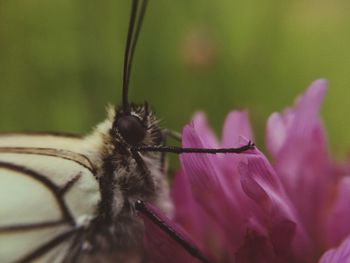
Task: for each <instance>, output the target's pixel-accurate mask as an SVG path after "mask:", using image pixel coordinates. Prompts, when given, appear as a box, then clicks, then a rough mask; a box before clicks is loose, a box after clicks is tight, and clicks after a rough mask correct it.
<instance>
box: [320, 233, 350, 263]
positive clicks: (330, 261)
mask: <svg viewBox="0 0 350 263" xmlns="http://www.w3.org/2000/svg"><path fill="white" fill-rule="evenodd" d="M347 262H350V236H349V237H348V238H347V239H345V240H344V241H343V242H342V244H341V245H340V246H339V247H337V248H333V249H330V250H328V251H327V252H326V253H324V254H323V256H322V258H321V259H320V261H319V263H347Z"/></svg>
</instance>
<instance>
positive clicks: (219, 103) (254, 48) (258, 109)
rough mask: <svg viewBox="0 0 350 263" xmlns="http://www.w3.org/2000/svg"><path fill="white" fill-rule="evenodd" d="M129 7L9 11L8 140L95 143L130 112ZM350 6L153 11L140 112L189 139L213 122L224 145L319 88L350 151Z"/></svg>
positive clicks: (3, 3)
mask: <svg viewBox="0 0 350 263" xmlns="http://www.w3.org/2000/svg"><path fill="white" fill-rule="evenodd" d="M129 10H130V1H129V0H99V1H97V0H94V1H93V0H50V1H48V0H0V120H1V121H0V130H2V131H14V130H53V131H70V132H76V133H87V132H89V131H90V130H91V128H92V127H93V126H94V125H96V124H97V123H98V122H100V121H101V120H103V119H104V117H105V106H106V105H107V103H114V104H115V103H119V102H120V100H121V99H120V98H121V94H120V93H121V78H122V74H121V72H122V60H123V50H124V43H125V36H126V29H127V25H128V18H129ZM349 13H350V1H348V0H304V1H300V0H288V1H281V0H263V1H262V0H234V1H233V0H220V1H213V0H185V1H170V0H150V4H149V8H148V11H147V15H146V19H145V23H144V28H143V31H142V34H141V37H140V41H139V45H138V48H137V52H136V57H135V61H134V67H133V72H132V80H131V87H130V88H131V91H130V100H132V101H136V102H143V101H144V100H147V101H149V102H150V104H151V105H153V108H154V109H155V111H156V112H157V114H158V116H159V117H160V118H161V119H163V120H164V122H163V126H166V127H169V128H172V129H175V130H181V128H182V127H183V125H184V124H185V123H187V122H188V121H189V120H190V118H191V116H192V114H193V113H194V112H195V111H198V110H204V111H205V112H206V113H207V115H208V117H209V120H210V123H211V124H212V126H213V127H214V129H215V130H216V131H217V132H218V133H219V132H220V129H221V128H220V127H221V125H222V122H223V120H224V118H225V115H226V114H227V113H228V112H229V111H230V110H232V109H248V110H249V113H250V117H251V120H252V123H253V127H254V129H255V135H256V138H257V139H256V140H257V143H258V144H260V145H262V144H263V139H264V133H265V124H266V120H267V118H268V116H269V114H270V113H272V112H273V111H280V110H282V109H283V108H284V107H285V106H287V105H291V104H292V102H293V100H294V98H295V97H296V96H297V95H298V94H300V93H301V92H303V91H304V89H305V88H306V87H307V85H308V84H309V83H310V82H311V81H312V80H314V79H317V78H327V79H328V80H329V81H330V88H329V90H328V94H327V97H326V101H325V103H324V106H323V109H322V116H323V119H324V120H325V125H326V127H327V129H328V134H329V138H330V139H329V141H330V145H331V149H332V152H333V153H334V154H335V155H336V156H337V158H342V157H344V155H345V154H346V153H347V151H348V149H349V147H350V139H349V138H350V135H349V133H350V118H349V115H350V107H349V95H350V89H349V88H350V72H349V71H350V48H349V47H350V15H349Z"/></svg>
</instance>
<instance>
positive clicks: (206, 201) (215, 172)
mask: <svg viewBox="0 0 350 263" xmlns="http://www.w3.org/2000/svg"><path fill="white" fill-rule="evenodd" d="M183 146H184V147H194V148H203V144H202V142H201V139H200V137H199V135H198V134H197V133H196V130H195V129H194V127H193V126H191V125H187V126H186V127H185V128H184V131H183ZM217 158H218V157H217V156H216V155H208V154H183V155H181V156H180V160H181V164H182V169H183V172H184V174H185V175H186V176H187V178H188V181H189V183H190V186H191V191H192V194H193V198H194V200H195V201H196V203H197V204H198V207H200V209H201V210H202V211H203V212H204V215H203V217H205V218H203V220H204V221H205V222H212V223H213V224H209V225H208V226H207V229H206V231H207V232H209V233H212V235H213V237H212V239H213V240H216V241H215V242H219V243H220V244H221V247H222V248H226V251H232V253H233V252H234V248H235V247H237V246H238V245H239V242H240V240H241V238H242V237H243V234H244V228H243V226H242V220H243V219H242V214H241V212H240V211H241V205H240V204H239V203H238V200H235V199H232V198H231V196H230V192H231V191H232V189H230V188H229V186H228V185H227V184H225V183H224V182H225V181H224V177H223V174H222V172H221V171H220V162H219V161H218V159H217Z"/></svg>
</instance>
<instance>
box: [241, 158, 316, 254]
mask: <svg viewBox="0 0 350 263" xmlns="http://www.w3.org/2000/svg"><path fill="white" fill-rule="evenodd" d="M239 172H240V174H241V183H242V188H243V190H244V192H245V193H246V194H247V196H248V197H249V198H251V199H252V200H253V201H254V202H255V204H256V205H257V208H256V210H255V215H256V217H257V218H258V219H259V220H261V221H260V222H261V224H262V225H264V226H265V227H266V228H267V229H268V233H269V238H270V240H271V243H272V245H273V247H274V250H275V252H276V255H278V256H279V257H282V258H283V257H289V253H291V252H293V253H294V255H295V256H296V257H297V258H299V259H308V260H306V261H310V260H311V256H312V250H311V245H310V240H309V238H308V237H307V235H306V234H305V233H304V229H303V227H302V225H301V224H300V221H299V219H298V216H297V214H296V213H295V210H294V208H293V206H292V205H291V203H290V201H289V200H288V198H287V196H286V194H285V193H284V190H283V187H282V185H281V183H280V181H279V178H278V177H277V175H276V174H275V172H274V171H273V169H272V167H271V166H270V165H269V164H268V162H267V160H266V159H265V158H263V157H261V156H258V155H255V156H254V155H251V156H249V157H248V164H244V163H242V164H241V165H240V167H239Z"/></svg>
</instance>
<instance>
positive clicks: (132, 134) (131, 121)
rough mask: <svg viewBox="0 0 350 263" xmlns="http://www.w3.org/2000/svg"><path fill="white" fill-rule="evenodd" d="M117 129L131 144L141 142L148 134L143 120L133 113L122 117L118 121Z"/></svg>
mask: <svg viewBox="0 0 350 263" xmlns="http://www.w3.org/2000/svg"><path fill="white" fill-rule="evenodd" d="M117 129H118V131H119V133H120V134H121V135H122V136H123V138H124V140H125V141H126V142H127V143H128V144H130V145H137V144H139V143H140V142H142V140H143V139H144V138H145V136H146V128H145V127H144V126H143V125H142V123H141V120H140V119H139V118H137V117H135V116H132V115H127V116H122V117H120V118H119V120H118V121H117Z"/></svg>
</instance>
